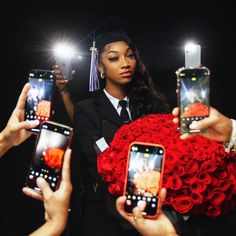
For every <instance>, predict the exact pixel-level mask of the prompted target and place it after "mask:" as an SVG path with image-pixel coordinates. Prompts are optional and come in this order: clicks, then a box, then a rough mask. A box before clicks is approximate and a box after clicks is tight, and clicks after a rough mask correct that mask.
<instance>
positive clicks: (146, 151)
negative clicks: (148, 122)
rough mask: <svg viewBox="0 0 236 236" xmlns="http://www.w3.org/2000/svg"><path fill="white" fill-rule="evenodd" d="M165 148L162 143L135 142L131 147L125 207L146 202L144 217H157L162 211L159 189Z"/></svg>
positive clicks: (127, 208) (127, 209)
mask: <svg viewBox="0 0 236 236" xmlns="http://www.w3.org/2000/svg"><path fill="white" fill-rule="evenodd" d="M164 157H165V149H164V147H163V146H162V145H159V144H152V143H143V142H133V143H131V145H130V147H129V152H128V162H127V171H126V181H125V187H124V195H125V196H126V198H127V199H126V202H125V206H124V209H125V211H126V212H127V213H128V214H131V215H132V209H133V208H134V207H136V206H138V205H139V204H140V203H141V201H145V202H146V207H145V210H144V211H143V213H142V214H143V217H146V218H155V217H156V216H157V214H158V213H159V211H160V201H159V200H158V195H159V191H160V189H161V186H162V176H163V170H164V169H163V168H164Z"/></svg>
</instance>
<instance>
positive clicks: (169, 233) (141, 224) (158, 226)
mask: <svg viewBox="0 0 236 236" xmlns="http://www.w3.org/2000/svg"><path fill="white" fill-rule="evenodd" d="M165 197H166V189H164V188H163V189H161V191H160V195H159V199H160V201H161V204H160V205H161V206H162V203H163V202H164V200H165ZM125 201H126V197H125V196H121V197H118V198H117V201H116V209H117V211H118V212H119V214H120V215H121V216H122V217H123V218H124V219H126V220H127V221H128V222H129V223H130V224H131V225H132V226H134V228H135V229H136V230H137V231H138V232H139V233H141V234H142V235H144V236H173V235H177V234H176V232H175V229H174V226H173V225H172V223H171V221H170V220H169V218H168V217H167V216H166V215H165V214H164V213H163V212H162V211H161V212H160V213H159V214H158V216H157V218H155V219H148V218H144V217H143V214H142V212H143V211H144V209H145V207H146V204H145V202H144V204H143V205H141V206H137V207H135V208H134V209H133V216H131V215H128V214H127V213H126V212H125V210H124V204H125Z"/></svg>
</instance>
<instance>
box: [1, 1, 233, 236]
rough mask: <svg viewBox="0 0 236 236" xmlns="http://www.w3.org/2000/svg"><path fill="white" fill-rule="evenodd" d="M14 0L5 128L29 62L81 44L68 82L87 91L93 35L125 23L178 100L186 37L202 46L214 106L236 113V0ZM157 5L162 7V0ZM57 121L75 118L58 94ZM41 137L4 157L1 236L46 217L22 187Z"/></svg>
mask: <svg viewBox="0 0 236 236" xmlns="http://www.w3.org/2000/svg"><path fill="white" fill-rule="evenodd" d="M81 4H82V2H81V1H78V2H76V3H72V2H70V1H67V2H66V3H63V4H62V3H57V2H53V1H50V2H49V1H48V3H43V2H41V1H40V2H37V3H30V4H26V3H24V4H23V3H20V4H19V3H13V2H8V3H7V5H6V7H4V8H3V7H2V8H1V10H2V13H5V14H6V16H5V17H4V18H2V19H1V40H2V41H3V43H2V44H1V45H2V52H1V61H2V62H1V65H2V66H1V92H0V104H1V116H0V119H1V122H0V125H1V129H3V128H4V126H5V125H6V123H7V120H8V118H9V116H10V114H11V112H12V110H13V109H14V106H15V104H16V101H17V99H18V95H19V94H20V91H21V89H22V87H23V85H24V84H25V83H26V82H27V72H28V70H29V69H31V68H41V69H50V68H51V65H52V64H53V59H52V52H51V48H52V46H53V43H54V42H55V41H56V40H58V39H67V40H70V41H71V42H73V43H74V44H76V45H77V46H78V48H79V49H80V51H81V54H82V56H83V59H82V60H80V61H78V62H76V65H75V66H76V70H77V73H76V77H75V78H74V79H73V81H72V82H71V83H70V84H69V88H70V91H71V94H72V98H73V100H74V102H76V101H79V100H81V99H83V98H86V97H87V96H89V93H88V92H87V90H88V78H89V64H90V57H89V55H90V51H89V48H90V46H91V45H92V40H91V37H89V35H91V34H92V33H93V30H95V29H96V31H95V32H96V33H99V31H103V30H105V29H107V28H113V27H117V26H120V27H122V28H123V29H124V30H126V31H127V33H128V34H129V35H130V37H131V38H132V39H133V41H134V42H135V43H136V45H137V47H138V48H139V49H140V50H141V55H142V57H143V59H144V62H145V64H146V65H147V68H148V69H149V71H150V73H151V75H152V77H153V80H154V82H155V84H156V85H157V86H158V87H159V88H160V89H161V90H162V91H163V92H164V93H165V94H166V95H167V98H168V99H169V102H170V104H171V106H175V105H176V94H175V87H176V77H175V71H176V70H177V69H178V68H179V67H181V66H184V50H183V49H184V44H185V42H186V41H188V40H194V41H195V42H197V43H198V44H200V45H201V47H202V64H204V65H205V66H207V67H208V68H209V69H210V70H211V83H210V86H211V105H212V106H214V107H216V108H218V109H219V110H220V111H221V112H222V113H224V114H226V115H228V116H230V117H234V118H236V99H235V91H236V90H235V80H236V76H235V62H236V60H235V55H236V46H235V45H236V14H235V12H236V4H235V3H228V2H227V1H224V3H214V4H211V5H210V4H209V5H206V3H200V2H198V3H193V2H192V3H182V4H181V2H179V3H178V5H177V4H176V5H175V6H174V5H173V4H172V3H170V4H169V5H168V4H166V6H165V7H164V6H158V4H159V3H158V2H157V3H155V4H154V3H149V2H148V1H145V2H140V3H138V2H137V1H136V2H134V3H131V4H130V6H129V5H128V2H127V1H126V2H124V3H123V2H111V1H107V2H105V3H104V2H103V3H101V2H97V3H93V2H87V3H83V4H86V5H87V6H82V5H81ZM156 5H157V6H156ZM54 108H55V116H54V120H56V121H58V122H61V123H65V124H70V121H69V119H68V116H67V114H66V112H65V109H64V106H63V103H62V101H61V98H60V96H59V95H58V94H57V93H55V107H54ZM34 142H35V137H34V136H32V137H31V138H30V139H28V140H27V141H26V142H24V143H23V144H21V145H20V146H19V147H15V148H13V149H11V150H10V151H9V152H8V153H7V154H5V156H4V157H3V158H2V159H1V170H0V171H1V172H0V173H1V178H0V179H1V201H0V202H1V205H0V207H1V232H0V234H1V235H4V236H5V235H26V234H28V233H29V232H32V231H33V230H34V229H35V228H37V227H38V226H39V225H41V224H42V223H43V207H42V204H41V203H40V202H37V201H36V200H32V199H29V198H28V197H25V196H24V195H23V194H22V193H21V188H22V186H23V185H24V180H25V176H26V173H27V169H28V166H29V163H30V158H31V155H32V150H33V146H34Z"/></svg>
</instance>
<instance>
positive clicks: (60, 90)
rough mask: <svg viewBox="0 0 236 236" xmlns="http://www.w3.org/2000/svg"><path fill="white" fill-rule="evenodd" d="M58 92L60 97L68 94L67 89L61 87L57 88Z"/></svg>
mask: <svg viewBox="0 0 236 236" xmlns="http://www.w3.org/2000/svg"><path fill="white" fill-rule="evenodd" d="M58 91H59V93H60V94H61V95H63V94H66V93H68V87H67V86H63V87H58Z"/></svg>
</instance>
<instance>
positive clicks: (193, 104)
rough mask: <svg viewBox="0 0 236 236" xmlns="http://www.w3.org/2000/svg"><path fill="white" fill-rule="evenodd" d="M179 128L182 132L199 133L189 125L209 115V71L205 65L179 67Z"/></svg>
mask: <svg viewBox="0 0 236 236" xmlns="http://www.w3.org/2000/svg"><path fill="white" fill-rule="evenodd" d="M176 75H177V91H178V93H177V96H178V106H179V108H180V111H179V128H180V131H181V132H183V133H200V132H206V129H204V130H191V129H190V128H189V125H190V124H191V123H192V122H194V121H199V120H201V119H204V118H205V117H208V116H209V109H210V107H209V106H210V101H209V100H210V98H209V97H210V95H209V93H210V85H209V83H210V71H209V69H208V68H206V67H197V68H180V69H179V70H178V71H177V72H176Z"/></svg>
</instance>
